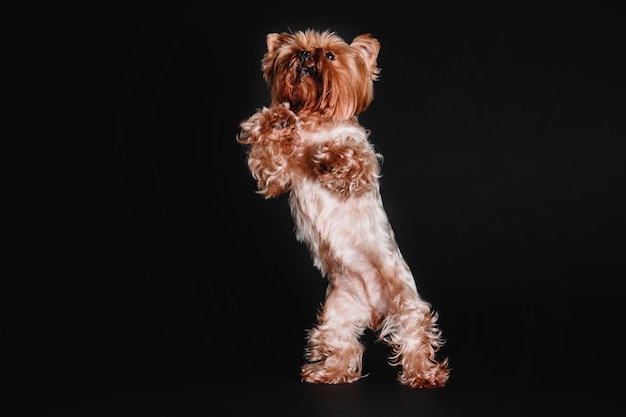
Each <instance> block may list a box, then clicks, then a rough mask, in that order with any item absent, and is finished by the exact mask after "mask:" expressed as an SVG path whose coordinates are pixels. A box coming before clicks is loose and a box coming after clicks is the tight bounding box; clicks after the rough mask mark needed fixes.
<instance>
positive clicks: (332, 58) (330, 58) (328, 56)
mask: <svg viewBox="0 0 626 417" xmlns="http://www.w3.org/2000/svg"><path fill="white" fill-rule="evenodd" d="M326 59H328V60H329V61H334V60H335V59H337V57H336V56H335V54H334V53H332V52H330V51H328V52H326Z"/></svg>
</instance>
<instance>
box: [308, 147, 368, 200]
mask: <svg viewBox="0 0 626 417" xmlns="http://www.w3.org/2000/svg"><path fill="white" fill-rule="evenodd" d="M311 161H312V171H313V175H315V177H316V178H317V180H318V181H319V182H320V183H321V184H322V185H324V187H326V188H328V189H329V190H332V191H333V192H335V193H337V194H339V195H340V196H342V197H344V198H347V197H349V196H358V195H360V194H362V193H365V192H367V191H369V190H370V189H371V187H373V186H374V184H375V183H376V181H377V179H378V174H379V165H378V158H377V155H376V153H375V152H374V151H373V150H372V148H371V146H370V144H369V143H367V142H365V143H364V142H363V141H359V140H357V139H354V138H351V137H346V138H341V139H336V140H332V141H329V142H326V143H324V144H323V145H322V146H320V147H319V148H318V149H317V150H316V152H314V154H313V156H312V158H311Z"/></svg>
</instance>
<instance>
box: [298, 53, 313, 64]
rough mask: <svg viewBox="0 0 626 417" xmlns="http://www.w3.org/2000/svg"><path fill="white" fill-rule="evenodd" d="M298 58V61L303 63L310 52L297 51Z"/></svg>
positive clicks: (309, 56) (309, 55)
mask: <svg viewBox="0 0 626 417" xmlns="http://www.w3.org/2000/svg"><path fill="white" fill-rule="evenodd" d="M298 58H299V59H300V62H302V63H304V62H305V61H306V60H307V59H309V58H311V53H310V52H309V51H300V52H298Z"/></svg>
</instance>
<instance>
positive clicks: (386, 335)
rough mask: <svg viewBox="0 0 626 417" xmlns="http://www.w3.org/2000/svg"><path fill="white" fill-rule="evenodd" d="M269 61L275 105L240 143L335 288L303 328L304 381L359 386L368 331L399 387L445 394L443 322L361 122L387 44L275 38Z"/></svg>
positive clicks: (255, 118)
mask: <svg viewBox="0 0 626 417" xmlns="http://www.w3.org/2000/svg"><path fill="white" fill-rule="evenodd" d="M266 43H267V51H266V52H265V54H264V56H263V59H262V72H263V78H264V80H265V81H266V82H267V85H268V87H269V90H270V92H271V104H270V106H269V107H263V108H262V109H260V110H259V111H257V112H256V113H255V114H253V115H252V116H251V117H250V118H248V119H246V120H244V121H243V122H242V123H241V125H240V127H241V131H240V132H239V134H238V135H237V142H239V143H241V144H244V145H245V149H246V154H247V163H248V167H249V169H250V172H251V173H252V176H253V178H254V179H255V180H256V181H257V188H258V192H259V193H260V194H261V195H263V196H264V197H265V198H271V197H277V196H279V195H280V194H282V193H288V195H289V197H288V199H289V206H290V209H291V213H292V216H293V220H294V223H295V231H296V238H297V239H298V240H299V241H301V242H304V243H305V244H306V245H307V246H308V248H309V250H310V252H311V256H312V258H313V263H314V265H315V266H316V267H317V268H318V269H319V270H320V271H321V274H322V275H323V276H324V277H326V278H327V279H328V287H327V290H326V297H325V300H324V303H323V305H322V308H321V311H320V312H319V315H318V317H317V323H316V326H315V327H314V328H312V329H310V330H309V331H308V334H307V346H306V349H305V352H306V353H305V359H306V361H305V363H304V365H303V367H302V372H301V377H302V380H303V381H305V382H310V383H324V384H341V383H351V382H354V381H356V380H358V379H360V378H361V377H362V374H361V370H362V358H363V352H364V346H363V344H362V343H361V342H360V338H361V336H362V335H363V333H364V332H365V330H366V329H367V328H369V329H371V330H372V331H374V332H376V333H377V336H378V339H379V340H381V341H383V342H384V343H386V344H387V345H388V346H389V347H390V351H391V355H390V357H389V363H390V364H391V365H394V366H395V365H399V366H400V368H401V370H400V372H399V373H398V381H399V382H400V383H401V384H405V385H407V386H409V387H411V388H432V387H442V386H444V385H445V384H446V382H447V380H448V376H449V372H450V367H449V366H448V358H445V359H444V360H442V361H439V360H437V358H436V353H437V351H439V349H440V348H441V346H442V345H443V343H444V340H443V338H442V333H441V331H440V330H439V326H438V324H437V318H438V314H437V313H436V312H434V311H433V309H432V306H431V305H430V303H428V302H427V301H425V300H424V299H422V298H421V297H420V295H419V294H418V291H417V287H416V284H415V279H414V277H413V275H412V273H411V270H410V269H409V266H408V265H407V263H406V261H405V260H404V258H403V256H402V254H401V253H400V249H399V248H398V245H397V243H396V241H395V237H394V232H393V230H392V227H391V225H390V222H389V219H388V218H387V214H386V213H385V209H384V207H383V203H382V199H381V194H380V185H379V178H380V159H381V155H380V154H378V153H377V152H376V151H375V149H374V147H373V146H372V144H371V143H370V142H369V138H368V136H369V131H368V130H366V129H365V128H363V126H361V125H360V124H359V122H358V120H357V115H358V114H359V113H361V112H363V111H364V110H365V109H366V108H367V107H368V106H369V104H370V103H371V102H372V100H373V97H374V81H376V80H377V79H378V76H379V74H380V69H379V68H378V67H377V65H378V64H377V59H378V53H379V51H380V43H379V42H378V40H377V39H375V38H373V37H372V36H371V35H370V34H362V35H359V36H357V37H356V38H354V40H353V41H352V42H351V43H350V44H348V43H347V42H345V41H344V40H343V39H342V38H340V37H339V36H338V35H337V34H336V33H335V32H331V31H329V30H326V31H323V32H321V31H316V30H311V29H307V30H306V31H298V32H293V33H270V34H268V35H267V37H266Z"/></svg>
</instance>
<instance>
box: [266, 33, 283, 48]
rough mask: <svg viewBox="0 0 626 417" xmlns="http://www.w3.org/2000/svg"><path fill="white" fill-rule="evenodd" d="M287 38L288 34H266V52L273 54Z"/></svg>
mask: <svg viewBox="0 0 626 417" xmlns="http://www.w3.org/2000/svg"><path fill="white" fill-rule="evenodd" d="M287 37H289V34H288V33H268V34H267V36H266V37H265V43H266V44H267V52H273V51H274V49H276V48H278V47H279V46H280V44H281V43H283V42H284V40H285V38H287Z"/></svg>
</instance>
